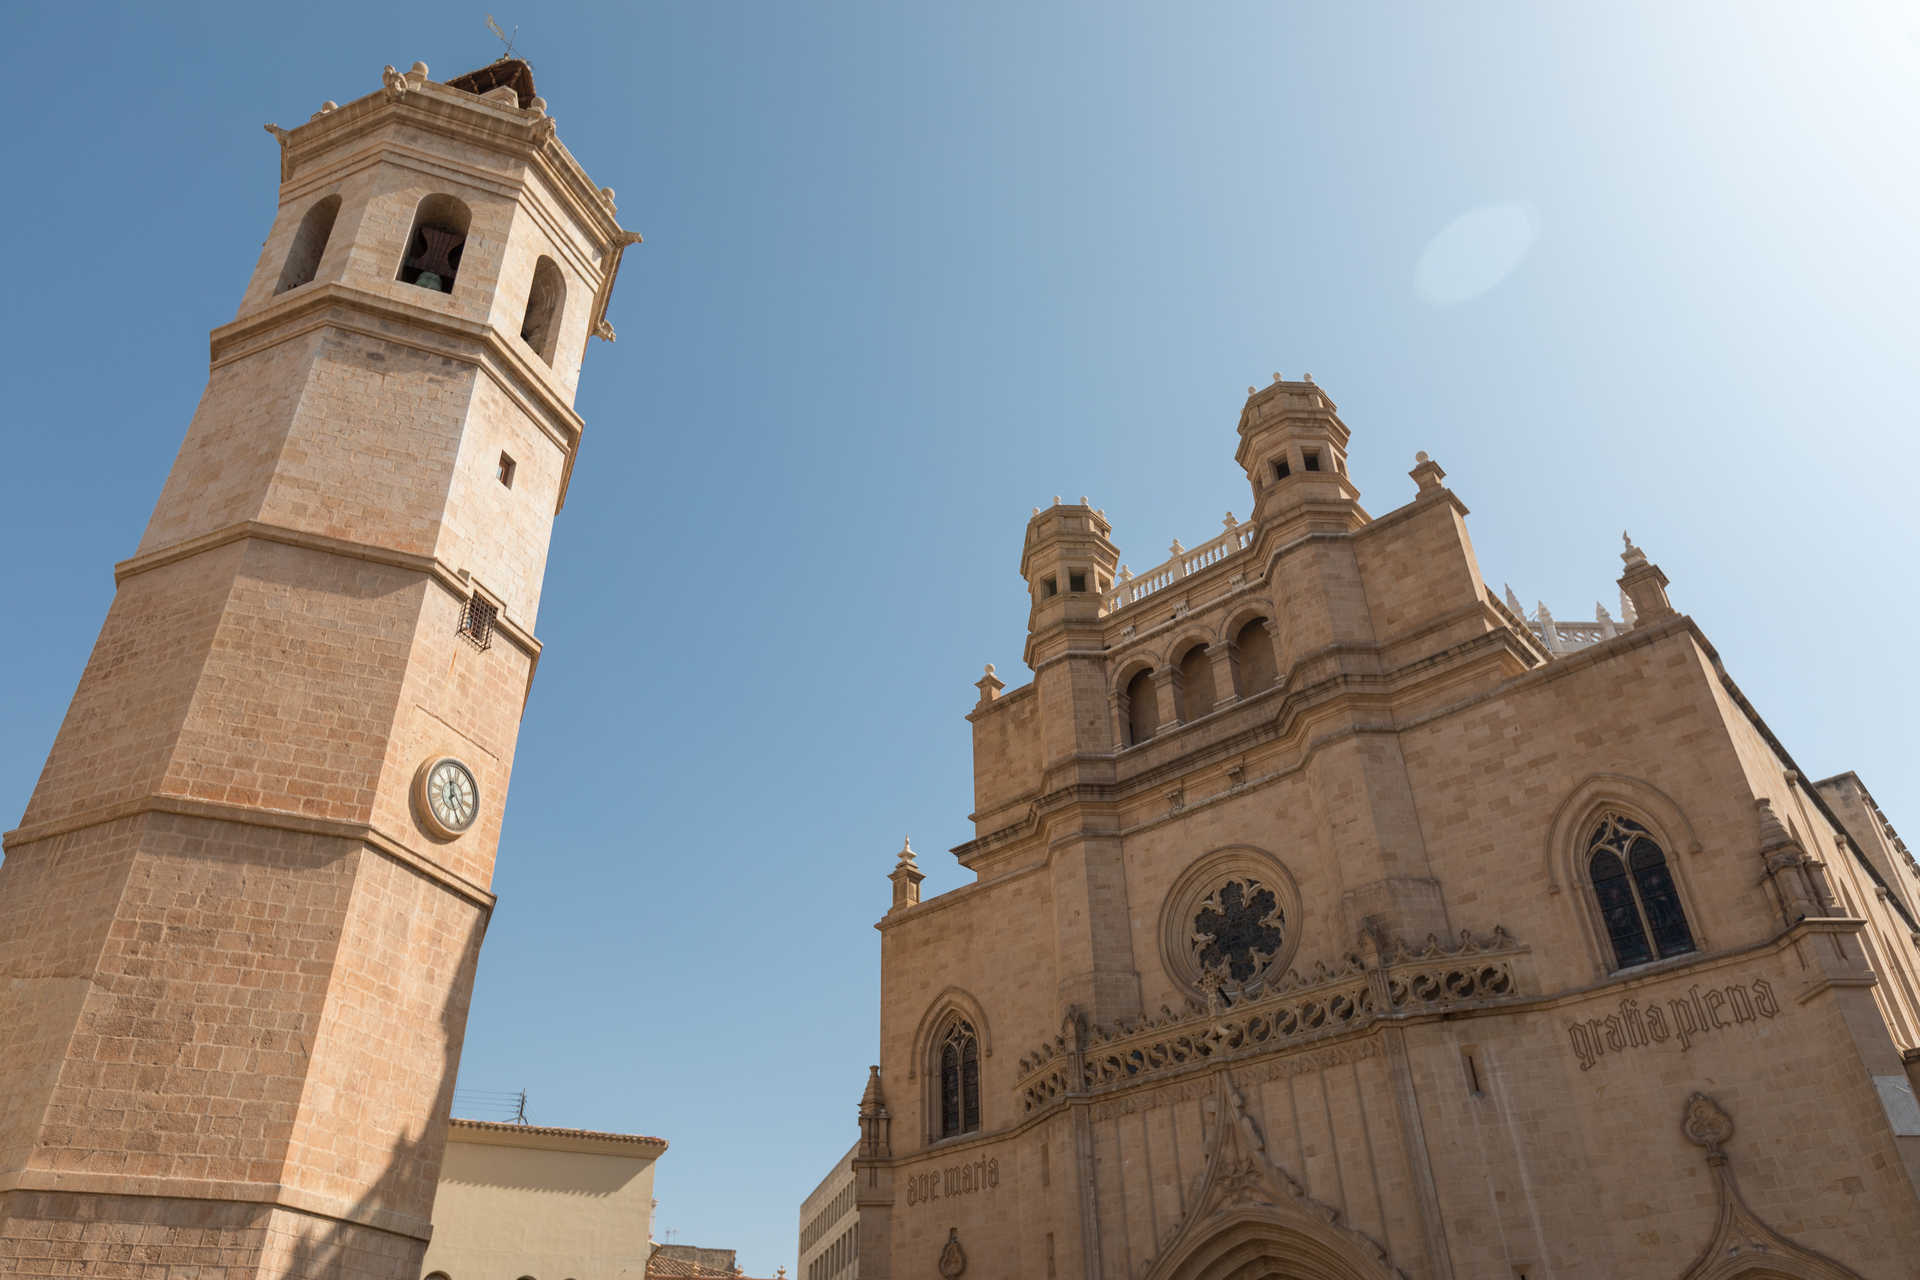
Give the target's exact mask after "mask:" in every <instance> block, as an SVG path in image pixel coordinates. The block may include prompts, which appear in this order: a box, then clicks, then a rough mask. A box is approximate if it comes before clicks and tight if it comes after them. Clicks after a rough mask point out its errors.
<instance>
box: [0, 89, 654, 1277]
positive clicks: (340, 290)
mask: <svg viewBox="0 0 1920 1280" xmlns="http://www.w3.org/2000/svg"><path fill="white" fill-rule="evenodd" d="M367 87H368V88H369V89H370V90H371V92H368V93H366V94H365V95H364V96H361V97H357V98H355V99H354V100H352V101H349V102H347V103H346V104H345V105H336V104H335V103H333V102H325V103H321V104H319V109H318V110H317V111H315V112H314V113H313V115H312V117H311V118H310V119H308V120H307V121H306V122H304V123H302V124H300V125H298V126H297V127H295V128H292V129H282V128H280V127H278V126H276V125H269V126H268V131H269V132H270V133H271V134H272V135H273V137H274V139H275V143H276V154H275V156H274V158H273V163H274V164H275V165H276V169H275V172H276V174H277V178H278V182H279V209H278V212H277V213H276V214H275V216H274V219H273V223H272V225H271V227H269V228H268V229H267V235H266V240H265V245H264V247H263V248H262V249H261V251H260V254H259V258H258V260H257V262H256V264H255V266H254V268H253V274H252V277H251V279H250V280H249V281H248V282H247V284H246V287H245V289H244V291H243V292H242V294H241V296H240V299H239V309H238V313H237V314H236V315H235V317H234V319H233V321H232V322H231V323H229V324H226V325H222V326H221V327H219V328H217V329H215V330H214V331H213V335H212V341H211V367H210V370H209V373H208V380H207V388H206V392H205V394H204V395H203V396H202V398H201V400H200V404H199V407H198V408H197V410H196V411H195V413H194V416H193V420H192V422H191V423H190V424H189V425H188V427H187V431H186V439H185V441H184V442H183V443H182V445H181V447H180V452H179V455H178V457H177V458H176V459H175V461H174V464H173V469H172V471H171V473H170V474H169V475H168V477H167V480H166V484H165V486H164V488H163V489H162V490H161V493H160V498H159V501H158V503H157V504H156V505H155V507H154V511H153V516H152V519H151V520H150V521H149V522H148V524H147V528H146V532H145V534H144V536H143V537H142V538H141V540H140V544H139V546H138V547H137V548H135V549H134V553H133V555H132V556H131V557H130V558H129V559H127V560H124V561H122V562H121V563H120V564H119V565H117V566H115V569H114V576H115V578H116V581H117V590H116V594H115V596H114V599H113V603H112V606H111V607H110V609H109V610H108V613H107V618H106V621H105V623H104V625H103V626H102V628H101V631H100V637H99V640H98V642H97V643H96V644H95V646H94V650H93V653H92V656H91V657H90V658H89V659H88V662H87V665H86V668H85V671H84V672H83V674H82V675H81V677H80V684H79V688H78V690H77V691H76V692H75V694H74V697H73V702H72V705H71V706H70V707H69V708H68V711H67V716H66V719H65V721H64V723H62V725H61V727H60V731H59V735H58V737H57V738H56V739H55V741H54V744H53V749H52V751H51V752H50V753H49V755H48V757H47V763H46V766H45V768H44V770H43V771H42V773H41V775H40V779H39V782H38V784H37V785H36V786H35V788H34V791H33V796H32V799H31V800H30V801H29V802H28V805H27V811H26V814H25V816H24V817H23V818H22V819H21V821H20V825H19V827H17V828H16V829H15V830H13V831H10V832H8V833H7V835H6V837H5V849H6V860H5V863H4V864H3V865H0V975H5V978H4V981H0V1274H5V1275H7V1276H10V1277H44V1276H71V1275H76V1274H86V1275H89V1276H94V1277H128V1278H132V1277H141V1278H145V1277H154V1276H163V1275H164V1276H188V1275H191V1276H193V1277H195V1278H196V1280H251V1278H252V1277H257V1276H273V1277H281V1276H290V1277H303V1278H304V1277H311V1276H326V1277H329V1278H332V1280H360V1278H362V1277H364V1278H367V1280H375V1278H377V1280H419V1277H420V1275H421V1273H422V1268H421V1260H422V1256H423V1254H424V1251H425V1248H426V1242H427V1235H428V1220H429V1216H430V1214H431V1212H432V1209H433V1200H434V1188H435V1186H436V1185H437V1183H438V1181H439V1175H440V1163H441V1148H442V1146H443V1144H444V1143H445V1141H446V1134H447V1113H448V1102H449V1098H450V1095H451V1093H452V1089H453V1080H454V1073H455V1070H456V1068H457V1067H458V1064H459V1060H460V1046H461V1041H462V1038H463V1036H464V1034H465V1030H466V1020H467V1009H468V1001H469V997H470V994H471V991H472V986H473V974H474V966H475V963H476V960H477V958H478V955H479V949H480V941H481V937H482V935H483V934H484V932H485V930H486V925H487V920H488V917H489V914H490V913H491V911H492V909H493V902H494V898H493V893H492V891H491V889H490V888H489V886H490V884H491V883H492V879H493V866H494V855H495V850H496V845H497V842H498V838H499V833H500V819H501V814H502V812H503V809H504V801H505V799H506V794H507V785H508V779H509V777H510V775H511V773H512V769H513V754H514V742H515V738H516V737H517V735H518V733H519V729H520V718H521V713H522V709H523V708H524V706H525V703H526V699H527V696H528V691H529V684H530V682H531V680H532V678H533V671H534V666H535V663H536V661H537V660H538V658H539V655H540V641H539V640H538V639H537V638H536V636H535V633H534V626H535V620H536V618H537V616H538V613H539V606H540V587H541V580H542V578H543V576H544V573H545V569H546V558H547V547H548V538H549V535H550V533H551V531H552V526H553V521H554V517H555V515H556V513H557V512H558V511H559V509H560V506H561V503H562V501H563V500H564V498H565V496H566V491H567V479H568V476H569V474H570V473H571V470H572V467H573V461H574V457H575V455H576V451H577V448H578V445H579V442H580V434H581V431H582V429H583V424H582V422H581V420H580V417H579V415H578V414H576V413H575V412H574V409H573V401H574V392H575V388H576V385H577V383H578V379H579V374H580V366H581V360H582V358H583V355H584V353H585V351H586V347H587V340H588V338H589V337H590V336H593V335H595V334H598V335H599V336H601V337H611V336H612V330H611V329H610V328H608V327H607V324H606V320H605V310H606V305H607V300H608V297H609V296H610V293H611V291H612V288H613V283H614V278H615V275H616V272H617V270H618V268H619V264H620V258H621V253H622V251H623V250H624V249H625V248H626V247H627V246H628V245H629V244H631V243H632V242H633V241H634V240H636V239H637V237H636V236H634V235H633V234H632V233H631V232H628V231H626V230H624V229H622V228H621V226H620V224H619V221H618V220H617V218H616V216H615V208H614V203H613V192H612V191H611V190H609V189H607V188H604V187H601V186H598V185H597V184H595V183H594V182H593V181H592V180H591V179H590V178H589V177H588V176H587V174H586V172H585V171H584V170H583V169H581V167H580V165H579V164H578V163H577V162H576V161H575V160H574V158H573V156H572V155H571V154H569V153H568V151H567V149H566V148H565V147H564V146H563V145H561V143H560V141H559V139H558V137H557V135H556V132H555V127H554V121H553V118H552V117H551V116H550V115H548V113H547V109H546V102H545V100H544V99H542V98H540V97H538V96H537V95H536V94H535V92H534V86H533V77H532V74H531V72H530V71H529V70H528V68H527V66H526V64H525V63H522V62H516V61H502V62H496V63H494V64H492V65H491V66H488V67H484V68H482V69H480V70H479V71H475V72H472V73H470V74H468V75H464V76H459V77H456V78H454V79H452V80H449V81H446V82H445V83H441V82H437V81H434V80H432V79H431V78H430V77H429V75H428V71H427V67H426V65H425V64H424V63H415V64H414V66H413V68H412V69H411V70H409V71H405V72H401V71H396V70H395V69H394V68H392V67H388V68H386V70H385V72H384V73H382V74H380V75H378V76H375V75H371V74H370V75H369V76H368V84H367ZM463 1280H464V1278H463ZM505 1280H513V1277H511V1276H509V1277H506V1278H505Z"/></svg>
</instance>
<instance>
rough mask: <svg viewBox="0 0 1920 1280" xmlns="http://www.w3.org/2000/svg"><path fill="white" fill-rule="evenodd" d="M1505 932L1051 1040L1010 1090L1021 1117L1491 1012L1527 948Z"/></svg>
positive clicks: (1512, 993) (1506, 993)
mask: <svg viewBox="0 0 1920 1280" xmlns="http://www.w3.org/2000/svg"><path fill="white" fill-rule="evenodd" d="M1526 951H1527V949H1526V948H1525V947H1522V946H1520V945H1519V944H1517V943H1516V942H1515V941H1514V940H1513V939H1512V938H1511V937H1510V936H1509V935H1508V934H1507V933H1506V931H1505V930H1503V929H1500V928H1497V927H1496V928H1495V929H1494V931H1493V933H1492V934H1490V935H1488V936H1487V937H1485V938H1478V937H1475V936H1474V935H1473V934H1471V933H1462V934H1461V936H1460V937H1459V938H1458V939H1456V940H1452V941H1451V942H1450V943H1442V942H1441V941H1440V939H1438V938H1433V937H1429V938H1428V939H1427V943H1426V945H1425V946H1424V947H1421V948H1419V949H1417V950H1413V949H1405V948H1396V949H1394V950H1391V951H1389V952H1388V953H1387V954H1385V955H1383V956H1381V957H1380V958H1379V961H1378V962H1377V963H1375V964H1368V963H1367V962H1366V961H1365V960H1363V959H1362V958H1361V957H1360V956H1357V955H1350V956H1348V957H1346V959H1345V960H1344V961H1343V962H1342V963H1341V964H1340V965H1339V966H1337V967H1335V968H1329V967H1328V966H1327V965H1326V964H1325V963H1324V962H1320V963H1317V964H1316V965H1315V966H1314V968H1313V970H1312V972H1310V973H1309V974H1306V975H1302V974H1300V973H1299V972H1298V971H1297V970H1289V971H1288V972H1287V973H1286V974H1285V976H1283V977H1281V978H1280V979H1278V980H1277V981H1274V982H1271V983H1269V984H1267V985H1266V986H1265V987H1264V989H1262V990H1261V991H1260V992H1259V993H1257V994H1255V995H1252V996H1248V997H1247V998H1245V999H1243V1000H1240V1001H1238V1002H1236V1003H1234V1004H1232V1005H1227V1004H1225V1003H1223V1002H1222V1000H1221V998H1220V995H1219V992H1218V991H1217V990H1214V991H1211V992H1209V993H1208V999H1207V1001H1206V1002H1205V1003H1204V1004H1201V1003H1199V1002H1197V1001H1196V1002H1191V1003H1190V1004H1189V1006H1188V1008H1187V1009H1186V1010H1185V1011H1176V1010H1173V1009H1169V1008H1166V1007H1165V1006H1162V1007H1161V1010H1160V1012H1159V1013H1158V1014H1157V1015H1155V1016H1152V1017H1149V1018H1146V1019H1142V1020H1140V1021H1138V1022H1121V1023H1120V1024H1118V1025H1116V1026H1113V1027H1096V1028H1092V1029H1090V1030H1089V1032H1088V1033H1087V1035H1086V1036H1085V1039H1084V1043H1070V1042H1069V1039H1068V1036H1067V1034H1066V1033H1065V1032H1064V1031H1063V1033H1062V1034H1061V1035H1059V1036H1056V1037H1055V1038H1054V1039H1053V1040H1052V1041H1050V1042H1048V1043H1046V1044H1042V1045H1040V1046H1039V1047H1038V1048H1036V1049H1034V1050H1033V1051H1032V1052H1030V1053H1028V1054H1027V1055H1025V1056H1023V1057H1022V1058H1021V1059H1020V1061H1019V1064H1018V1075H1017V1077H1016V1079H1015V1090H1016V1092H1017V1094H1018V1096H1019V1099H1020V1108H1021V1114H1022V1115H1032V1114H1034V1113H1036V1112H1040V1111H1044V1110H1047V1109H1048V1108H1050V1107H1052V1106H1054V1105H1055V1104H1057V1103H1059V1102H1060V1101H1062V1100H1064V1099H1065V1098H1067V1097H1069V1096H1071V1095H1075V1094H1079V1095H1092V1096H1098V1095H1101V1094H1104V1093H1108V1092H1111V1091H1114V1090H1120V1089H1130V1088H1132V1087H1134V1086H1136V1085H1139V1084H1143V1083H1146V1082H1148V1081H1152V1080H1168V1079H1178V1078H1181V1077H1183V1076H1186V1075H1189V1074H1191V1073H1193V1072H1194V1071H1196V1070H1202V1069H1205V1068H1206V1067H1209V1066H1214V1065H1218V1064H1220V1063H1223V1062H1233V1061H1237V1060H1239V1059H1242V1058H1253V1057H1258V1056H1261V1055H1265V1054H1270V1053H1273V1052H1274V1051H1276V1050H1284V1049H1286V1048H1289V1047H1291V1046H1306V1045H1316V1046H1318V1045H1319V1044H1321V1043H1322V1042H1325V1041H1330V1040H1339V1039H1344V1038H1347V1037H1349V1036H1352V1035H1355V1034H1357V1033H1361V1032H1364V1031H1367V1030H1370V1029H1371V1028H1373V1027H1374V1026H1376V1025H1377V1024H1379V1023H1381V1022H1383V1021H1392V1020H1398V1019H1400V1018H1402V1017H1404V1016H1406V1015H1419V1014H1427V1013H1444V1014H1446V1015H1448V1016H1457V1015H1458V1014H1460V1013H1462V1012H1466V1011H1469V1010H1481V1009H1490V1008H1495V1007H1499V1006H1502V1005H1506V1004H1509V1003H1512V1002H1514V1001H1515V999H1516V997H1518V996H1519V987H1520V985H1521V981H1522V978H1521V974H1520V973H1519V971H1518V968H1517V965H1516V961H1518V960H1519V959H1520V957H1521V956H1523V955H1524V954H1525V953H1526Z"/></svg>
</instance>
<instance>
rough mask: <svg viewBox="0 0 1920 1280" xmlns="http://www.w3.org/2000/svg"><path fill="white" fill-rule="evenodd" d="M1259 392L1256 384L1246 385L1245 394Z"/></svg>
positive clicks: (1256, 393)
mask: <svg viewBox="0 0 1920 1280" xmlns="http://www.w3.org/2000/svg"><path fill="white" fill-rule="evenodd" d="M1259 393H1260V388H1258V387H1256V386H1253V385H1251V384H1249V385H1248V386H1247V394H1248V395H1250V396H1251V395H1258V394H1259Z"/></svg>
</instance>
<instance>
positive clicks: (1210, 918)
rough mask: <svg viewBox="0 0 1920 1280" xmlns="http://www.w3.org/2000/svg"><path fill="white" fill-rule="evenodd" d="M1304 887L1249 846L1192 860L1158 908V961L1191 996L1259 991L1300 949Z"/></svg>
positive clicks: (1208, 999) (1229, 997)
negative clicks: (1301, 890)
mask: <svg viewBox="0 0 1920 1280" xmlns="http://www.w3.org/2000/svg"><path fill="white" fill-rule="evenodd" d="M1305 919H1306V917H1305V916H1303V915H1302V914H1301V908H1300V890H1299V887H1298V886H1297V885H1296V884H1295V883H1294V879H1293V876H1292V875H1291V874H1290V873H1289V872H1288V871H1287V868H1286V865H1285V864H1284V863H1282V862H1281V861H1280V860H1279V859H1278V858H1275V857H1274V856H1273V855H1272V854H1269V853H1267V852H1265V851H1264V850H1260V849H1253V848H1249V847H1248V846H1246V845H1229V846H1227V847H1226V848H1224V849H1215V850H1214V851H1213V852H1211V853H1208V854H1205V855H1203V856H1201V857H1198V858H1195V859H1194V861H1193V863H1192V865H1191V866H1189V867H1188V868H1187V869H1186V870H1185V871H1184V872H1183V873H1181V875H1180V877H1179V879H1177V880H1175V881H1174V882H1173V885H1172V886H1171V887H1170V888H1169V889H1168V890H1167V896H1166V897H1165V899H1163V900H1162V903H1161V907H1160V957H1161V961H1162V963H1164V964H1165V965H1166V973H1167V976H1168V977H1169V978H1172V979H1173V981H1174V983H1175V985H1176V986H1178V987H1180V988H1183V989H1184V990H1185V991H1186V992H1187V994H1188V995H1189V996H1190V997H1192V998H1193V999H1196V1000H1200V1001H1203V1002H1205V1003H1207V1004H1213V1003H1215V1002H1216V1001H1222V1000H1224V1001H1226V1002H1228V1003H1231V1002H1233V1001H1235V1000H1238V999H1241V998H1242V997H1244V996H1246V995H1248V994H1249V993H1253V994H1258V993H1259V992H1260V991H1262V990H1263V989H1264V988H1265V987H1266V985H1267V984H1268V983H1270V982H1272V981H1273V980H1274V979H1275V978H1277V977H1278V976H1279V975H1280V974H1282V973H1285V972H1286V970H1287V966H1288V965H1290V964H1292V963H1293V957H1294V952H1296V951H1297V950H1299V947H1300V934H1301V930H1302V922H1303V921H1304V920H1305Z"/></svg>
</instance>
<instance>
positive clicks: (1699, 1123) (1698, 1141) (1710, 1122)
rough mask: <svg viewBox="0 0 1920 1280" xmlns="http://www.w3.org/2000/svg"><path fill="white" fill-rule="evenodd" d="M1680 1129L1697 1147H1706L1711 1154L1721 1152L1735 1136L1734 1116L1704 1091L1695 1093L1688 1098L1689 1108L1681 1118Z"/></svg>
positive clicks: (1715, 1154)
mask: <svg viewBox="0 0 1920 1280" xmlns="http://www.w3.org/2000/svg"><path fill="white" fill-rule="evenodd" d="M1680 1131H1681V1132H1682V1133H1684V1134H1686V1135H1687V1141H1688V1142H1691V1143H1692V1144H1693V1145H1694V1146H1696V1147H1702V1148H1705V1150H1706V1153H1707V1154H1708V1155H1709V1156H1717V1155H1720V1154H1721V1151H1720V1149H1721V1148H1722V1147H1724V1146H1726V1145H1727V1143H1728V1142H1729V1141H1731V1140H1732V1138H1733V1117H1732V1116H1730V1115H1728V1114H1727V1113H1726V1112H1724V1111H1722V1110H1721V1109H1720V1104H1719V1103H1717V1102H1715V1101H1714V1100H1713V1099H1712V1098H1709V1097H1708V1096H1707V1095H1706V1094H1704V1093H1697V1092H1696V1093H1693V1094H1691V1095H1689V1096H1688V1098H1687V1110H1686V1114H1684V1115H1683V1116H1682V1117H1681V1118H1680Z"/></svg>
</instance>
